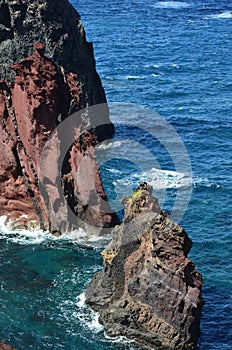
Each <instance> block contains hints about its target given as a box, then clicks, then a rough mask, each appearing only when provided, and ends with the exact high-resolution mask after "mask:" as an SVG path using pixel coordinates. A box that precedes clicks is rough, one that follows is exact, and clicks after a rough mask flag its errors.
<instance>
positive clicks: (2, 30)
mask: <svg viewBox="0 0 232 350" xmlns="http://www.w3.org/2000/svg"><path fill="white" fill-rule="evenodd" d="M35 42H40V43H43V44H45V45H46V51H45V55H46V56H47V57H49V58H50V59H51V60H52V61H53V62H54V63H55V64H56V65H58V66H59V67H63V69H64V70H65V71H67V72H73V73H76V74H78V75H77V78H76V83H77V86H78V88H79V92H80V96H81V99H80V102H79V103H80V108H85V107H87V106H90V105H95V104H100V103H105V102H106V97H105V93H104V90H103V88H102V84H101V81H100V78H99V76H98V74H97V72H96V69H95V59H94V54H93V45H92V43H89V42H87V41H86V35H85V31H84V28H83V26H82V23H81V19H80V15H79V14H78V13H77V12H76V10H75V9H74V8H73V6H72V5H71V4H70V3H69V1H68V0H37V1H33V0H30V1H29V0H0V79H2V80H9V79H11V80H12V79H13V75H14V74H13V72H12V71H10V70H9V65H12V64H14V63H17V62H19V61H20V60H23V59H25V58H26V57H28V56H30V55H32V53H33V44H34V43H35ZM101 112H102V113H103V112H104V116H105V119H104V120H105V125H99V126H97V127H96V130H94V132H95V135H96V136H97V137H98V140H99V141H102V140H104V139H106V138H110V137H111V136H112V135H113V133H114V127H113V124H112V123H110V122H109V119H108V108H107V105H105V107H104V111H103V109H102V111H101ZM95 117H96V118H97V117H98V116H96V115H95ZM101 117H102V118H103V116H101ZM85 123H86V125H87V127H89V125H91V123H92V120H91V116H89V117H88V118H86V120H85ZM95 125H96V124H95V123H93V126H95Z"/></svg>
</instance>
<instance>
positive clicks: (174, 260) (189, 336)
mask: <svg viewBox="0 0 232 350" xmlns="http://www.w3.org/2000/svg"><path fill="white" fill-rule="evenodd" d="M123 203H124V205H125V217H124V220H123V223H122V224H121V225H120V226H116V227H115V228H114V230H113V238H112V241H111V242H110V243H109V245H108V246H107V247H106V248H105V250H104V251H103V252H102V256H103V270H102V271H101V272H99V273H97V274H96V275H95V276H94V277H93V279H92V281H91V282H90V284H89V286H88V288H87V292H86V302H87V304H88V305H89V306H90V307H91V308H93V309H94V310H95V311H97V312H99V313H100V322H101V323H102V324H103V325H104V326H105V330H106V333H107V334H108V335H110V336H126V337H128V338H130V339H134V340H135V341H138V342H140V343H143V344H145V345H148V346H150V347H152V348H154V349H163V350H164V349H165V350H168V349H192V348H194V346H195V344H196V342H197V339H198V337H199V335H200V317H201V310H202V306H203V300H202V295H201V287H202V283H203V282H202V277H201V274H200V273H199V272H198V271H197V270H196V269H195V265H194V263H193V262H192V261H191V260H189V259H188V258H187V255H188V253H189V251H190V249H191V246H192V242H191V240H190V238H189V237H188V235H187V233H186V232H185V231H184V229H183V228H182V227H180V226H179V225H178V224H176V223H175V222H173V221H171V220H170V219H169V217H168V215H167V214H166V213H165V212H164V211H163V210H161V209H160V207H159V205H158V201H157V199H156V198H155V197H153V196H152V194H151V189H150V188H149V187H148V188H147V189H141V188H140V189H138V190H137V191H135V192H134V193H133V194H132V196H131V197H130V198H124V200H123Z"/></svg>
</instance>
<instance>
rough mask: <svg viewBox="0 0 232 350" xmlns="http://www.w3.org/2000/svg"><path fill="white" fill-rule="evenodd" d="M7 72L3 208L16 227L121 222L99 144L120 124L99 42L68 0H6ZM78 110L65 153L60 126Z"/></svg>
mask: <svg viewBox="0 0 232 350" xmlns="http://www.w3.org/2000/svg"><path fill="white" fill-rule="evenodd" d="M35 42H36V43H35ZM45 44H46V45H45ZM33 50H34V53H33ZM0 77H1V78H2V80H1V81H0V121H1V123H0V137H1V154H0V182H1V187H0V215H1V216H3V215H4V216H6V217H7V220H6V222H8V223H11V224H12V228H27V229H30V228H41V229H43V230H49V231H51V232H54V233H57V234H59V233H61V232H67V231H70V230H73V229H76V228H79V227H82V228H84V229H85V228H86V226H88V227H89V228H91V227H94V228H95V227H96V231H97V230H98V231H101V228H104V227H107V228H108V227H112V226H114V225H115V224H116V223H118V219H117V217H116V215H115V214H114V213H111V210H110V207H109V205H108V203H107V198H106V195H105V192H104V189H103V186H102V182H101V178H100V173H99V169H98V164H97V161H96V156H95V150H94V146H95V145H96V144H97V143H98V142H99V141H102V140H104V139H107V138H110V137H111V136H112V135H113V133H114V126H113V124H112V123H111V121H110V119H109V115H108V107H107V104H106V99H105V94H104V90H103V88H102V85H101V82H100V79H99V76H98V74H97V72H96V69H95V60H94V56H93V48H92V44H91V43H88V42H87V41H86V38H85V32H84V29H83V26H82V24H81V21H80V16H79V14H78V13H77V12H76V11H75V9H74V8H73V7H72V6H71V5H70V4H69V2H68V1H61V0H53V1H38V2H37V1H36V2H35V1H32V2H31V1H30V2H28V1H4V2H1V4H0ZM95 104H100V105H101V108H100V110H99V109H97V108H96V109H94V111H93V110H92V111H91V113H89V109H90V106H91V105H95ZM83 108H85V113H82V114H75V113H78V111H81V110H83ZM70 116H74V117H73V118H72V122H70V125H69V129H67V130H64V131H63V132H62V134H63V135H64V134H66V135H65V137H66V138H68V139H69V142H70V147H69V149H67V150H66V151H67V152H66V153H67V154H66V155H64V154H62V152H63V151H64V150H63V148H64V147H63V144H62V142H63V141H64V140H63V139H64V137H63V139H62V137H61V132H60V131H59V130H62V123H63V122H64V121H65V120H66V121H67V119H68V118H69V117H70ZM66 125H67V122H66ZM57 128H58V129H59V130H57ZM52 135H53V136H54V135H55V137H53V138H52ZM49 138H51V140H50V141H49ZM49 142H50V143H49ZM48 143H49V144H48ZM45 145H48V148H49V151H44V147H45ZM45 153H46V154H45ZM41 158H43V159H41ZM80 163H81V164H82V169H81V172H82V175H80V174H78V170H79V165H80ZM44 164H45V165H44ZM43 166H44V167H45V166H46V168H47V169H46V171H45V169H43ZM41 173H42V175H41V176H40V174H41ZM83 178H84V180H83ZM103 207H104V208H103Z"/></svg>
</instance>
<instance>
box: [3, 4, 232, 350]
mask: <svg viewBox="0 0 232 350" xmlns="http://www.w3.org/2000/svg"><path fill="white" fill-rule="evenodd" d="M72 3H73V5H74V6H75V7H76V8H77V9H78V11H79V12H80V14H81V16H82V21H83V24H84V27H85V30H86V32H87V38H88V40H90V41H93V43H94V49H95V58H96V64H97V69H98V72H99V74H100V76H101V79H102V83H103V85H104V88H105V91H106V95H107V99H108V101H109V102H110V108H111V117H112V120H113V121H114V122H115V124H116V135H115V139H114V140H112V141H109V142H106V143H104V144H101V145H99V146H98V153H99V154H98V157H99V162H100V164H101V172H102V177H103V180H104V186H105V188H106V191H107V193H108V196H109V199H110V201H111V203H112V205H113V207H114V208H115V210H117V211H119V213H120V215H121V216H122V215H123V213H122V210H121V209H122V208H121V206H120V197H121V196H122V194H123V193H130V191H131V190H133V189H134V188H135V187H136V186H137V184H138V183H139V182H140V181H142V180H145V179H147V180H148V182H150V183H152V184H153V187H154V192H155V194H156V195H157V196H158V198H159V200H160V201H161V202H162V206H163V207H164V208H165V209H166V210H167V211H168V212H170V213H171V212H172V210H173V207H175V210H176V212H177V213H178V212H179V213H181V215H180V218H181V224H182V225H183V226H184V228H185V230H186V231H187V232H188V234H189V236H190V237H191V239H192V240H193V243H194V244H193V248H192V250H191V253H190V258H191V259H192V260H194V262H195V263H196V266H197V268H198V269H199V270H200V272H201V273H202V275H203V278H204V288H203V296H204V300H205V306H204V309H203V315H202V323H201V330H202V332H201V338H200V339H199V344H198V346H199V349H200V350H219V349H220V350H230V349H231V348H232V238H231V237H232V235H231V233H232V214H231V213H232V202H231V197H232V186H231V183H232V115H231V110H232V98H231V97H232V96H231V95H232V93H231V92H232V68H231V62H232V43H231V35H232V14H231V11H232V4H231V1H223V0H222V1H216V0H205V1H200V0H195V1H193V0H187V1H155V0H144V1H141V0H122V1H119V0H114V1H113V0H108V1H106V0H101V1H100V0H94V1H90V0H78V1H75V0H73V1H72ZM156 113H158V115H159V116H160V117H159V118H161V119H159V118H158V119H157V118H156V117H155V115H156V116H157V114H156ZM157 120H158V122H159V121H163V122H161V123H158V124H157V125H156V128H155V130H156V131H157V130H158V131H159V132H158V135H162V133H163V132H164V134H165V135H164V137H163V139H162V137H161V139H159V137H158V136H157V134H156V133H155V134H154V125H155V124H156V123H157ZM164 121H166V122H167V124H168V125H169V126H170V128H172V127H174V128H175V130H176V133H177V134H178V135H179V137H180V140H179V141H178V142H177V141H175V140H174V139H173V137H170V138H169V137H168V135H169V134H167V132H166V131H164V129H163V128H162V126H163V125H164V124H165V122H164ZM161 124H162V125H161ZM170 128H168V129H167V130H169V131H170V130H172V129H170ZM149 132H150V134H149ZM164 139H165V140H166V141H165V142H166V143H165V145H164V142H163V140H164ZM181 142H183V144H184V145H185V149H184V148H182V151H181V148H178V147H177V144H180V143H181ZM182 153H183V154H182ZM181 155H183V158H181ZM188 157H189V159H190V162H191V167H189V166H187V168H186V164H187V163H188ZM180 159H185V162H183V163H184V164H182V163H181V161H180ZM187 165H188V164H187ZM186 169H187V172H186V171H185V170H186ZM177 196H179V199H180V200H179V201H176V198H177ZM182 203H184V206H183V207H182ZM3 221H4V220H3V219H2V221H1V222H0V227H1V229H0V231H1V235H0V251H1V254H0V263H1V272H0V305H1V306H0V340H3V341H5V342H7V343H10V344H12V345H14V346H15V347H17V349H18V350H28V349H33V350H42V349H53V350H56V349H63V350H82V349H83V350H84V349H86V350H96V349H98V350H136V349H137V350H139V349H142V348H141V347H136V345H135V344H133V343H132V342H127V341H126V340H125V339H122V338H119V339H109V338H107V337H106V336H105V335H104V329H102V326H101V325H100V324H99V323H98V317H97V316H98V315H96V314H94V313H93V312H91V311H90V310H89V309H88V308H87V307H86V306H85V303H84V298H85V297H84V292H85V288H86V286H87V284H88V281H89V280H90V279H91V277H92V275H93V274H94V273H95V272H96V271H98V270H100V269H101V264H102V261H101V257H100V254H99V253H100V251H101V249H102V247H104V245H105V244H106V241H107V238H105V239H99V238H90V237H88V236H86V234H85V233H84V232H83V231H81V230H80V231H77V232H73V233H72V235H71V236H70V237H65V236H64V237H61V238H59V239H58V238H54V237H51V236H50V235H49V234H45V233H43V232H32V233H30V234H29V233H28V232H18V233H17V232H14V233H13V232H11V231H10V229H7V228H6V227H5V226H4V225H3Z"/></svg>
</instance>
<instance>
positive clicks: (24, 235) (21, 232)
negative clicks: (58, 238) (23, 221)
mask: <svg viewBox="0 0 232 350" xmlns="http://www.w3.org/2000/svg"><path fill="white" fill-rule="evenodd" d="M24 218H26V216H25V215H24ZM6 220H7V217H6V216H1V217H0V238H5V239H7V240H10V241H12V242H14V243H18V244H40V243H42V242H43V241H45V240H47V239H48V238H51V237H53V236H52V235H51V234H50V233H49V232H47V231H46V232H44V231H42V230H39V229H36V228H35V229H33V228H30V230H26V229H15V230H13V229H12V226H14V225H13V222H12V221H9V222H6Z"/></svg>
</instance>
